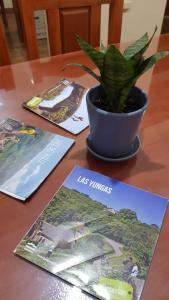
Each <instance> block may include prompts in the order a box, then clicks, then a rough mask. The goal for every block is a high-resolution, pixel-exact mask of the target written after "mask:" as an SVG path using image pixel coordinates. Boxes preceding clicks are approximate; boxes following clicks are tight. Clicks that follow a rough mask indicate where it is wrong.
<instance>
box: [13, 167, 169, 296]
mask: <svg viewBox="0 0 169 300" xmlns="http://www.w3.org/2000/svg"><path fill="white" fill-rule="evenodd" d="M167 205H168V200H167V199H165V198H162V197H160V196H158V195H155V194H151V193H149V192H146V191H144V190H141V189H138V188H136V187H133V186H130V185H127V184H125V183H122V182H119V181H116V180H113V179H112V178H109V177H106V176H103V175H101V174H99V173H96V172H93V171H90V170H87V169H84V168H81V167H79V166H77V167H75V168H74V169H73V171H72V172H71V173H70V175H69V176H68V177H67V179H66V180H65V182H64V183H63V185H62V186H61V188H60V189H59V191H58V192H57V193H56V194H55V195H54V197H53V199H52V200H51V202H50V203H49V205H48V206H47V207H46V208H45V210H44V211H43V212H42V214H41V215H40V217H39V218H38V219H37V221H36V222H35V223H34V224H33V226H32V227H31V229H30V230H29V231H28V233H27V234H26V235H25V237H24V238H23V239H22V241H21V242H20V243H19V245H18V246H17V248H16V249H15V251H14V253H16V254H17V255H19V256H21V257H23V258H25V259H27V260H29V261H30V262H32V263H34V264H36V265H38V266H40V267H42V268H44V269H46V270H48V271H49V272H51V273H53V274H55V275H57V276H59V277H61V278H63V279H64V280H67V281H68V282H70V283H72V284H74V285H76V286H78V287H80V288H81V289H82V290H85V291H87V292H88V293H90V294H92V295H94V296H96V297H98V298H100V299H106V300H111V299H112V300H137V299H139V298H140V295H141V292H142V289H143V286H144V282H145V278H146V276H147V272H148V269H149V266H150V263H151V260H152V256H153V252H154V248H155V245H156V242H157V239H158V236H159V233H160V228H161V225H162V221H163V218H164V214H165V211H166V208H167Z"/></svg>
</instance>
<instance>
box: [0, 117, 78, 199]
mask: <svg viewBox="0 0 169 300" xmlns="http://www.w3.org/2000/svg"><path fill="white" fill-rule="evenodd" d="M73 143H74V140H73V139H69V138H66V137H63V136H60V135H57V134H53V133H50V132H47V131H44V130H42V129H40V128H35V127H33V126H32V125H25V124H23V123H21V122H19V121H16V120H13V119H9V118H8V119H6V120H2V121H0V191H1V192H4V193H6V194H8V195H10V196H13V197H15V198H18V199H20V200H23V201H24V200H26V198H28V197H29V196H30V195H31V194H32V193H33V192H34V191H35V190H36V189H37V188H38V186H39V185H40V184H41V183H42V181H43V180H44V179H45V178H46V177H47V176H48V175H49V173H50V172H51V171H52V169H53V168H54V167H55V166H56V165H57V164H58V162H59V161H60V160H61V158H62V157H63V156H64V155H65V153H66V152H67V151H68V149H69V148H70V147H71V146H72V144H73Z"/></svg>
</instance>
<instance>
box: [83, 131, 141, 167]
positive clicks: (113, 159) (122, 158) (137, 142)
mask: <svg viewBox="0 0 169 300" xmlns="http://www.w3.org/2000/svg"><path fill="white" fill-rule="evenodd" d="M86 143H87V148H88V150H89V152H90V153H91V154H93V155H94V156H95V157H97V158H99V159H102V160H105V161H109V162H118V161H125V160H127V159H129V158H131V157H133V156H135V155H136V154H137V152H138V151H139V148H140V139H139V137H138V136H136V139H135V141H134V142H133V145H132V149H131V151H130V152H129V153H126V154H125V155H121V156H116V157H106V156H102V155H100V154H98V153H96V152H95V151H94V150H93V149H92V147H91V141H90V136H88V137H87V139H86Z"/></svg>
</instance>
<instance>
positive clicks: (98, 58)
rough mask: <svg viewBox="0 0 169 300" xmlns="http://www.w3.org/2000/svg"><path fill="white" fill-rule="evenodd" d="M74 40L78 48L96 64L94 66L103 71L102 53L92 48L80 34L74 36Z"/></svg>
mask: <svg viewBox="0 0 169 300" xmlns="http://www.w3.org/2000/svg"><path fill="white" fill-rule="evenodd" d="M76 40H77V42H78V44H79V46H80V48H81V49H82V50H83V51H84V52H85V53H86V54H87V56H88V57H89V58H90V59H91V60H92V62H93V63H94V64H95V65H96V67H97V68H98V69H99V70H100V72H102V71H103V62H104V53H103V52H100V51H98V50H96V49H94V48H93V47H92V46H90V45H89V44H88V43H87V42H86V41H85V40H83V39H82V37H80V36H78V35H77V36H76Z"/></svg>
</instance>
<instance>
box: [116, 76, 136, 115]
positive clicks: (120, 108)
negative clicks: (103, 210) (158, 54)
mask: <svg viewBox="0 0 169 300" xmlns="http://www.w3.org/2000/svg"><path fill="white" fill-rule="evenodd" d="M137 79H138V77H135V78H134V79H133V80H132V81H131V82H129V83H128V84H127V85H126V86H125V87H124V88H123V89H122V90H121V93H120V96H119V104H118V109H117V112H123V111H124V109H125V106H126V101H127V99H128V96H129V94H130V92H131V90H132V88H133V87H134V86H135V83H136V81H137Z"/></svg>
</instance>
